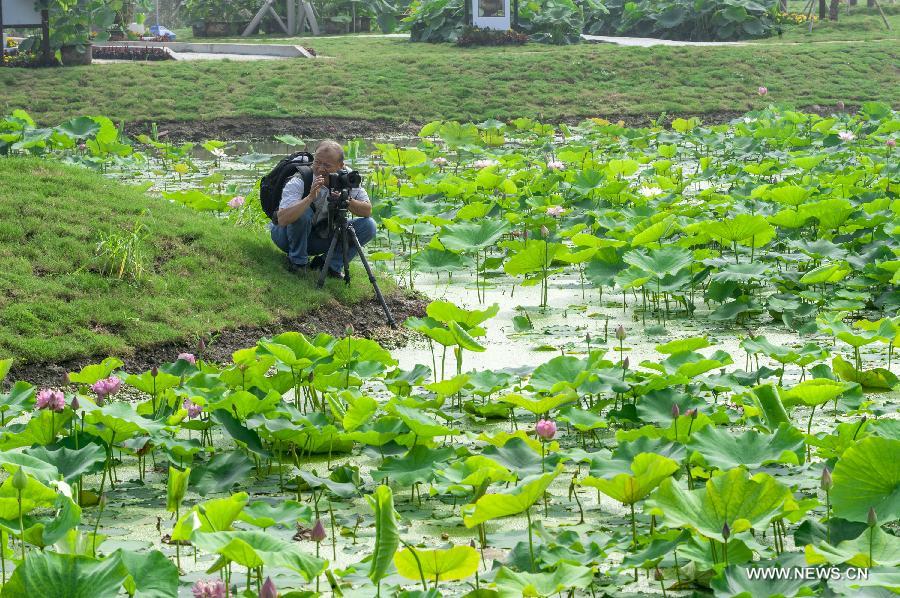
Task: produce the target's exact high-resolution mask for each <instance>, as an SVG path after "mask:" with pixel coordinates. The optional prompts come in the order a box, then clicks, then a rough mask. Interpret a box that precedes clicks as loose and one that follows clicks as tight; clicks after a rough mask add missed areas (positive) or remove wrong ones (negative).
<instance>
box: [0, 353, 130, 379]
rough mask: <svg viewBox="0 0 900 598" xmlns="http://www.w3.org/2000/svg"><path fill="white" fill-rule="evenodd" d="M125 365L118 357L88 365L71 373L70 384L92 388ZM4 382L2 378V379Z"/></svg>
mask: <svg viewBox="0 0 900 598" xmlns="http://www.w3.org/2000/svg"><path fill="white" fill-rule="evenodd" d="M123 365H125V364H124V363H123V362H122V360H121V359H118V358H116V357H107V358H106V359H104V360H103V361H102V362H100V363H95V364H92V365H86V366H84V367H83V368H81V371H80V372H69V382H71V383H73V384H84V385H87V386H90V385H91V384H93V383H94V382H96V381H97V380H102V379H104V378H108V377H109V375H110V374H112V373H113V370H116V369H118V368H120V367H122V366H123ZM0 380H2V377H0Z"/></svg>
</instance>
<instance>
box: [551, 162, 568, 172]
mask: <svg viewBox="0 0 900 598" xmlns="http://www.w3.org/2000/svg"><path fill="white" fill-rule="evenodd" d="M547 168H549V169H550V170H565V169H566V165H565V164H563V163H562V162H560V161H558V160H554V161H553V162H547Z"/></svg>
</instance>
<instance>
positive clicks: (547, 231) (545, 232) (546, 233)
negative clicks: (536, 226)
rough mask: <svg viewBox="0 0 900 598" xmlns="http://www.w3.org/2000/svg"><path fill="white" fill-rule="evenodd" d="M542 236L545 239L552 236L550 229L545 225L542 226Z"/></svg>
mask: <svg viewBox="0 0 900 598" xmlns="http://www.w3.org/2000/svg"><path fill="white" fill-rule="evenodd" d="M541 236H542V237H544V238H545V239H546V238H547V237H549V236H550V229H549V228H547V226H546V225H545V224H542V225H541Z"/></svg>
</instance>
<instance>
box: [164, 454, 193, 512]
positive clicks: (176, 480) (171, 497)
mask: <svg viewBox="0 0 900 598" xmlns="http://www.w3.org/2000/svg"><path fill="white" fill-rule="evenodd" d="M190 477H191V468H190V467H187V468H185V470H184V471H181V470H179V469H175V468H174V467H172V466H171V465H170V466H169V478H168V480H167V482H166V510H167V511H168V512H170V513H175V512H177V511H178V509H179V507H180V505H181V501H182V500H183V499H184V495H185V493H186V492H187V487H188V480H189V479H190Z"/></svg>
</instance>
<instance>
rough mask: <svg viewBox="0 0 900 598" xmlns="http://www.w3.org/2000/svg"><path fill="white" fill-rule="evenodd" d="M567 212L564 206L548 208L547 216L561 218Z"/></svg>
mask: <svg viewBox="0 0 900 598" xmlns="http://www.w3.org/2000/svg"><path fill="white" fill-rule="evenodd" d="M565 211H566V210H565V209H564V208H563V207H562V206H550V207H549V208H547V215H548V216H553V217H554V218H559V217H560V216H562V215H563V212H565Z"/></svg>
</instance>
